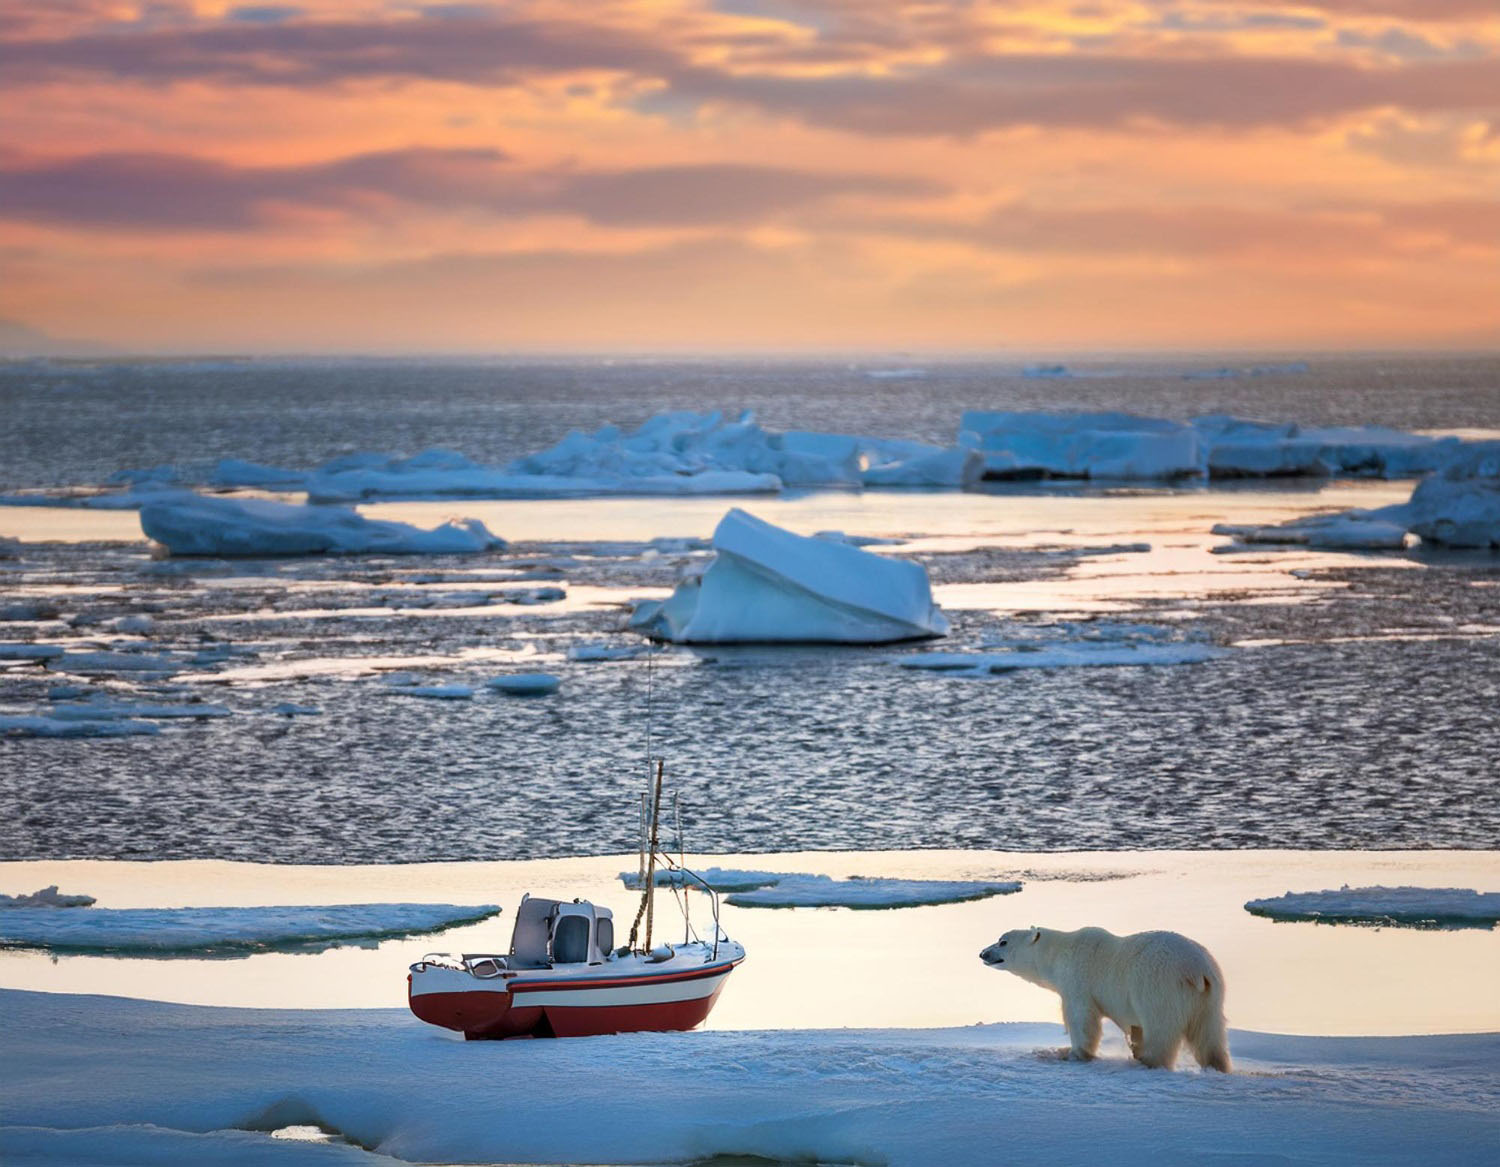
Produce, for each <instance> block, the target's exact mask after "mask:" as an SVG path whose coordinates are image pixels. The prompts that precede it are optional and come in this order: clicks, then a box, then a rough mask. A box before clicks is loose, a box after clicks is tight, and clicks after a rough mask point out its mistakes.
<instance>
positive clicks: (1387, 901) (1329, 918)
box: [1245, 886, 1500, 928]
mask: <svg viewBox="0 0 1500 1167" xmlns="http://www.w3.org/2000/svg"><path fill="white" fill-rule="evenodd" d="M1245 910H1246V911H1247V912H1249V913H1251V915H1255V916H1269V917H1270V918H1271V919H1273V920H1313V921H1316V922H1318V923H1323V924H1395V925H1404V926H1407V927H1414V928H1422V927H1426V928H1454V927H1469V928H1491V927H1493V926H1494V925H1495V924H1496V923H1497V922H1500V892H1493V891H1490V892H1481V891H1475V890H1473V889H1472V888H1457V887H1348V886H1345V887H1342V888H1339V889H1338V890H1337V891H1304V892H1292V891H1289V892H1287V893H1286V894H1285V895H1280V896H1275V897H1273V898H1271V899H1262V900H1251V901H1250V902H1249V903H1247V904H1246V905H1245Z"/></svg>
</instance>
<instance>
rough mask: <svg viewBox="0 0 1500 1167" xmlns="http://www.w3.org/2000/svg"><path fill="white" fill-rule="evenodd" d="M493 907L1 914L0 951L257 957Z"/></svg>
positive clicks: (482, 915)
mask: <svg viewBox="0 0 1500 1167" xmlns="http://www.w3.org/2000/svg"><path fill="white" fill-rule="evenodd" d="M499 912H500V909H499V908H498V907H496V906H495V905H493V904H485V905H480V906H478V907H462V906H459V905H455V904H337V905H334V906H331V907H258V908H85V909H82V910H80V911H76V912H4V913H0V948H45V949H47V950H49V951H52V952H134V953H146V954H160V953H187V952H226V951H227V952H234V951H255V950H262V949H268V948H285V947H289V946H293V945H296V946H299V947H300V946H303V945H310V944H319V945H332V944H336V943H338V942H339V941H344V940H381V939H385V938H388V937H395V936H419V935H425V934H427V933H429V932H441V931H443V930H444V929H446V928H456V927H458V926H460V925H462V924H477V923H479V922H480V921H481V920H488V919H489V918H490V917H491V916H495V915H498V914H499Z"/></svg>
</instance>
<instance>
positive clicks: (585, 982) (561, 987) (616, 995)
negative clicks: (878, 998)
mask: <svg viewBox="0 0 1500 1167" xmlns="http://www.w3.org/2000/svg"><path fill="white" fill-rule="evenodd" d="M662 778H663V767H662V764H661V763H660V762H658V763H657V765H656V774H655V788H654V791H648V793H647V795H646V796H645V797H644V798H643V799H642V814H641V824H642V830H641V835H640V837H641V847H640V870H639V879H640V883H641V889H642V890H641V903H640V906H639V908H638V910H637V912H636V915H635V922H634V924H633V925H632V926H631V930H630V937H629V939H628V941H627V942H626V943H625V944H622V945H621V946H620V947H618V948H617V947H615V935H614V914H613V913H612V912H611V911H610V910H609V909H608V908H606V907H601V906H598V905H596V904H592V903H589V902H588V901H587V900H578V899H575V900H569V901H564V900H554V899H543V898H539V897H535V896H531V895H526V896H523V897H522V899H521V904H520V907H519V908H518V909H517V911H516V921H515V925H514V927H513V929H512V932H511V940H510V948H509V950H508V951H507V952H505V953H503V954H502V953H464V954H461V955H451V954H432V955H428V956H424V957H423V958H422V959H421V960H419V961H417V963H415V964H413V965H412V966H411V971H410V973H409V974H408V976H407V1001H408V1003H409V1004H410V1006H411V1011H412V1012H413V1013H415V1014H416V1015H417V1016H418V1017H420V1018H421V1019H422V1020H423V1021H426V1022H428V1023H430V1024H432V1025H441V1026H442V1027H443V1028H445V1029H452V1030H457V1031H458V1032H460V1033H462V1034H463V1035H464V1036H465V1037H466V1038H468V1039H470V1040H481V1039H491V1038H507V1037H589V1036H594V1035H597V1034H605V1033H633V1032H639V1031H646V1030H677V1029H692V1028H693V1027H694V1026H696V1025H699V1024H701V1023H702V1022H703V1021H704V1019H705V1018H707V1017H708V1014H709V1012H710V1010H712V1009H713V1007H714V1003H715V1002H716V1001H717V1000H718V999H719V993H720V992H721V991H722V990H723V988H724V982H725V981H726V980H728V978H729V974H730V973H731V972H733V971H734V969H735V967H736V966H737V965H739V963H740V962H741V961H742V960H744V959H745V949H744V947H743V946H742V945H740V944H737V943H736V942H734V941H733V940H731V939H729V937H728V936H726V935H725V934H724V931H723V929H722V928H721V927H720V925H719V897H718V895H717V893H716V892H715V891H714V890H713V888H711V887H709V885H708V884H707V883H706V882H705V881H704V880H703V879H702V878H701V877H699V876H698V875H697V874H695V873H694V872H692V871H690V870H688V869H687V868H686V867H685V866H684V865H683V864H682V862H681V856H682V846H681V844H682V836H681V814H680V804H677V803H676V800H675V799H674V807H677V808H678V813H677V815H676V820H677V836H678V837H677V843H678V846H677V851H678V857H677V858H676V859H673V857H672V856H670V855H668V854H666V853H665V852H663V851H662V849H661V846H660V819H661V801H662ZM660 883H665V885H666V886H667V888H669V889H670V890H671V892H672V894H673V897H674V899H675V900H676V902H677V904H678V906H679V907H680V908H681V910H682V917H683V940H682V943H680V944H678V943H664V944H653V939H654V937H653V931H654V928H655V897H656V891H657V887H658V884H660ZM689 888H696V889H698V890H700V891H702V892H703V893H705V894H706V895H707V897H708V900H709V903H710V905H711V906H712V914H713V931H712V934H711V936H710V937H709V938H708V939H701V938H699V937H698V936H697V935H696V933H695V932H694V930H693V925H692V919H691V914H690V912H689V910H688V899H687V891H688V889H689ZM643 922H644V941H643V943H640V944H637V940H638V939H639V938H640V937H641V934H642V933H641V927H642V923H643Z"/></svg>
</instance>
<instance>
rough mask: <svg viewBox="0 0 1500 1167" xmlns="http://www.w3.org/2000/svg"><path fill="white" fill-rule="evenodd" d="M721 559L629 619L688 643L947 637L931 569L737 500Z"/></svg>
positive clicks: (717, 544) (717, 537)
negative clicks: (787, 525)
mask: <svg viewBox="0 0 1500 1167" xmlns="http://www.w3.org/2000/svg"><path fill="white" fill-rule="evenodd" d="M713 546H714V553H715V554H714V557H713V560H712V561H711V562H710V563H709V564H708V565H707V567H706V568H705V569H704V570H702V571H701V572H700V573H697V574H690V575H688V576H687V577H686V578H685V579H683V580H682V582H680V583H679V584H678V585H677V588H676V590H675V591H674V592H673V593H672V595H671V596H670V597H668V598H667V599H666V600H648V601H645V602H642V603H640V604H638V605H637V606H636V609H635V612H634V614H633V615H632V617H631V621H630V626H631V627H632V628H634V629H636V630H637V631H640V632H644V633H645V634H646V635H647V636H650V637H652V638H654V639H660V640H672V641H676V642H678V643H684V644H735V643H746V642H758V643H809V642H815V643H842V644H879V643H884V642H889V641H894V640H912V639H917V638H921V637H931V636H945V635H947V633H948V621H947V618H946V617H945V616H944V615H943V614H942V612H941V611H940V610H939V608H938V606H937V605H936V604H935V603H934V602H933V600H932V589H931V586H930V585H929V583H928V580H927V572H926V570H925V569H924V568H923V567H921V566H920V565H918V564H915V563H907V562H904V561H902V560H896V559H887V558H884V557H882V556H879V555H876V554H874V553H873V552H870V551H863V550H860V549H859V548H857V547H851V546H849V545H848V544H845V543H837V542H831V541H829V540H825V539H818V538H811V537H808V536H805V535H794V534H792V532H790V531H785V530H782V529H781V528H780V527H777V526H774V525H772V524H771V523H768V522H765V521H764V520H762V519H757V518H755V517H754V516H753V515H749V514H746V513H745V512H744V511H742V510H740V509H739V508H738V507H736V508H735V509H733V510H731V511H730V512H729V513H728V514H726V515H725V516H724V518H723V519H722V520H720V522H719V525H718V527H717V528H716V529H715V530H714V537H713Z"/></svg>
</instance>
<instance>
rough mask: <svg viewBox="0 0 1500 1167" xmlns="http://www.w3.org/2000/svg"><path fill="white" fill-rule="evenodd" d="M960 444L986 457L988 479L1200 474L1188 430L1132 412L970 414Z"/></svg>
mask: <svg viewBox="0 0 1500 1167" xmlns="http://www.w3.org/2000/svg"><path fill="white" fill-rule="evenodd" d="M958 444H959V446H960V447H962V448H964V449H970V450H975V451H977V452H978V453H979V454H980V455H981V456H982V457H983V459H984V476H985V477H986V478H1105V479H1127V480H1129V479H1145V480H1170V479H1174V478H1185V477H1190V476H1193V475H1197V474H1201V473H1202V469H1203V467H1202V459H1201V456H1200V450H1199V438H1198V431H1197V430H1195V429H1194V428H1193V427H1192V426H1190V425H1185V424H1184V423H1182V422H1177V421H1167V420H1165V419H1163V418H1155V417H1139V416H1137V415H1135V414H1130V413H1009V412H993V411H986V410H968V411H967V412H965V413H964V415H963V419H962V421H961V422H960V423H959V435H958Z"/></svg>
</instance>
